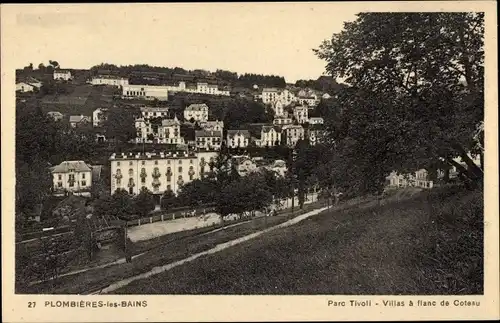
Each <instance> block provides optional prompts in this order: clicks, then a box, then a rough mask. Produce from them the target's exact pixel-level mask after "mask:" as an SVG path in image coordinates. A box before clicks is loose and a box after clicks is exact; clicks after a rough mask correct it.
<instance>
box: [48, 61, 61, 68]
mask: <svg viewBox="0 0 500 323" xmlns="http://www.w3.org/2000/svg"><path fill="white" fill-rule="evenodd" d="M49 64H50V65H51V66H52V67H53V68H54V69H58V68H60V66H59V63H58V62H57V61H50V60H49Z"/></svg>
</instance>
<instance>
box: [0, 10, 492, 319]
mask: <svg viewBox="0 0 500 323" xmlns="http://www.w3.org/2000/svg"><path fill="white" fill-rule="evenodd" d="M456 2H457V3H459V2H460V1H456ZM448 3H451V4H452V3H453V2H450V1H449V2H448ZM219 8H220V9H219ZM224 8H225V9H224ZM402 8H403V9H401V10H393V11H391V10H379V11H378V10H376V9H377V7H376V6H372V7H371V9H370V10H364V9H363V6H361V5H358V6H355V5H353V4H351V5H348V3H343V2H331V3H307V2H295V3H294V2H291V3H253V4H251V3H239V4H238V3H235V4H223V3H206V4H201V3H198V4H188V3H172V4H166V3H163V4H144V3H142V4H127V5H125V4H85V5H83V4H80V5H78V4H74V5H56V4H45V5H2V11H3V12H2V14H4V13H5V12H8V13H9V17H10V18H11V19H10V20H9V21H11V23H12V25H9V26H8V27H9V28H10V29H11V31H10V34H9V35H10V36H11V38H9V39H7V40H8V41H10V44H11V45H12V46H10V47H5V46H3V43H2V60H3V59H4V52H5V51H9V52H10V51H11V54H9V55H10V58H9V60H10V61H9V63H10V64H12V65H9V69H10V71H9V73H11V74H12V79H9V80H5V79H4V78H3V75H2V90H3V88H4V84H6V83H7V82H9V84H10V88H12V89H13V90H14V82H15V94H14V92H12V93H9V94H10V95H12V97H13V99H12V102H13V105H12V106H10V105H9V106H7V105H5V104H4V103H2V119H4V112H5V111H4V110H6V109H9V110H10V109H11V110H12V112H11V114H12V119H11V121H8V122H10V123H11V124H12V129H13V133H12V141H13V146H12V147H13V149H12V152H11V155H9V157H7V161H8V162H9V163H11V164H12V170H13V173H12V174H5V173H4V171H3V170H2V175H3V176H2V178H3V179H2V181H4V178H6V177H10V178H11V179H12V180H11V182H12V183H11V186H9V187H10V188H9V189H8V190H9V191H10V192H11V193H10V194H12V196H13V198H12V208H11V210H10V211H9V212H6V211H5V209H4V210H3V211H2V222H4V220H5V218H6V217H8V218H9V221H10V222H9V223H11V224H12V225H11V228H12V229H11V231H12V232H11V233H10V234H11V235H12V237H13V238H12V242H11V244H12V253H13V257H12V259H13V263H12V267H13V275H12V277H11V280H12V281H13V293H14V294H15V295H24V296H27V297H28V298H27V299H29V297H31V296H37V295H38V296H42V295H45V296H47V295H48V296H55V295H68V296H71V295H73V296H84V298H78V299H77V300H78V301H79V300H86V299H87V298H86V297H89V299H90V298H92V297H97V296H102V295H107V296H112V295H116V296H120V297H122V296H127V295H128V296H133V295H140V296H141V297H147V296H150V295H179V296H182V295H186V296H187V295H191V296H192V295H198V296H207V295H227V296H229V295H233V296H235V295H238V296H244V295H246V296H250V295H257V296H265V295H288V296H293V295H295V296H297V295H302V296H314V295H336V296H346V297H347V296H373V295H378V296H380V295H382V296H416V295H417V296H422V297H424V296H441V297H445V296H482V295H485V285H486V283H485V281H486V280H485V279H486V278H485V275H486V274H485V271H486V270H487V268H486V266H485V254H486V253H485V244H486V243H485V225H486V224H488V222H487V221H486V220H485V218H486V216H485V210H486V206H485V191H488V190H490V191H489V192H490V194H491V192H493V191H491V189H492V186H493V189H494V190H496V193H498V173H497V170H498V168H497V167H498V164H497V163H498V159H497V158H498V156H497V154H498V151H497V150H496V149H498V148H497V145H498V142H497V131H498V130H497V128H494V129H492V128H490V129H489V130H488V129H487V127H486V126H485V122H486V119H485V115H486V114H487V113H486V110H487V109H486V107H485V105H486V104H485V102H486V99H485V92H487V91H486V89H487V88H488V87H487V85H486V84H487V83H486V81H485V79H486V77H485V71H487V69H486V68H485V57H486V56H488V55H489V54H488V52H487V51H486V46H485V11H484V10H483V11H481V10H463V11H457V10H438V9H439V7H436V10H435V11H429V10H422V11H415V10H411V11H410V10H408V11H405V10H404V6H403V7H402ZM412 8H418V7H417V6H413V7H412ZM218 10H221V11H220V12H219V11H218ZM487 14H490V15H491V14H493V15H495V14H494V13H492V12H489V13H486V15H487ZM3 17H4V15H2V20H3ZM495 19H496V18H495ZM5 24H7V23H5ZM2 27H4V24H2ZM13 28H15V32H14V31H13V30H12V29H13ZM2 36H3V34H2ZM2 38H4V41H6V40H5V39H6V38H5V37H2ZM495 42H496V39H495ZM493 46H494V47H495V55H496V44H494V45H493ZM495 60H496V56H495ZM491 72H493V73H495V75H494V77H495V78H496V73H497V71H496V69H495V70H492V71H491ZM3 73H4V65H2V74H3ZM490 77H491V75H490ZM488 91H493V92H494V97H495V99H496V92H497V89H496V88H495V87H493V88H491V87H490V88H489V90H488ZM3 96H4V91H2V97H3ZM493 103H494V104H493V105H491V104H490V106H489V109H493V110H498V106H497V103H496V102H493ZM494 113H497V112H494ZM495 116H496V115H495ZM493 122H494V125H495V127H496V124H497V121H496V120H495V121H493ZM3 124H4V122H3V121H2V125H3ZM490 126H491V123H490ZM485 133H489V136H490V137H489V140H486V139H485ZM3 139H4V130H2V143H3ZM486 141H488V145H485V142H486ZM14 147H15V148H14ZM487 147H488V149H486V148H487ZM489 147H493V148H492V149H494V150H492V151H490V150H489V149H490V148H489ZM2 150H3V149H2ZM4 153H5V151H2V155H4ZM493 155H494V156H493ZM488 156H490V157H489V158H492V159H490V162H488V161H487V157H488ZM4 158H6V157H5V156H4V157H3V162H2V164H4V163H5V162H6V161H5V160H4ZM491 161H493V162H491ZM495 163H496V165H495ZM488 167H491V169H490V168H488ZM2 168H3V167H2ZM493 178H496V179H493ZM487 183H489V185H487ZM492 184H493V185H492ZM495 185H496V187H495ZM2 186H3V191H6V190H7V189H6V186H4V185H3V184H2ZM2 195H3V193H2ZM496 201H497V202H498V196H497V197H496ZM490 202H491V200H490ZM497 202H496V203H497ZM493 207H494V208H493V209H491V210H496V211H495V212H498V206H493ZM495 217H497V218H498V213H497V214H496V215H495ZM496 221H497V222H495V223H496V226H497V228H494V230H496V233H495V234H496V236H495V238H496V239H497V240H496V243H497V244H498V225H497V224H498V219H496ZM3 227H4V229H3V230H5V229H6V228H5V226H3ZM3 235H4V231H2V236H3ZM490 238H491V236H490ZM490 242H491V241H490ZM489 257H492V255H491V254H490V255H489ZM493 257H495V258H494V259H493V261H494V262H495V261H496V270H498V249H496V254H494V255H493ZM490 259H491V258H490ZM2 267H3V265H2ZM493 268H495V267H493ZM496 275H497V276H498V273H497V274H496ZM496 279H497V280H496V281H493V282H494V283H496V284H497V285H496V286H495V287H494V288H495V289H494V290H493V291H495V290H496V291H497V292H498V277H497V278H496ZM346 297H344V298H343V300H342V301H338V302H337V301H336V300H335V301H334V300H333V298H332V300H328V299H325V300H324V301H323V303H324V307H332V306H333V307H335V306H339V307H352V308H353V309H354V308H356V307H359V308H365V307H375V308H379V307H380V308H381V310H382V309H387V308H390V307H405V306H409V305H410V306H413V303H412V301H410V303H411V304H409V303H408V300H407V299H403V298H401V299H400V298H394V300H392V299H391V298H387V297H386V298H382V299H380V301H377V303H376V305H375V302H376V301H373V302H372V300H370V299H369V298H366V299H360V300H358V299H357V298H346ZM109 299H111V298H109ZM112 299H114V298H112ZM116 299H120V300H126V299H127V298H116ZM148 299H149V298H140V300H138V298H134V300H133V301H129V302H130V303H126V304H125V303H119V305H117V306H118V307H119V306H122V307H129V308H139V309H140V308H144V307H146V306H147V305H146V304H147V300H148ZM443 299H445V298H443ZM446 299H448V298H446ZM497 299H498V298H497ZM44 300H45V301H44V302H42V301H41V299H40V301H39V302H36V303H37V304H36V305H35V304H31V305H27V307H34V306H39V307H42V306H44V307H45V308H49V307H53V308H58V307H66V305H64V304H65V303H64V302H63V300H65V298H57V300H58V301H57V302H60V303H57V302H56V301H54V302H53V303H52V301H51V300H52V298H50V299H49V298H47V299H45V298H44ZM92 300H93V301H94V300H100V299H99V298H93V299H92ZM127 300H128V299H127ZM439 300H441V299H439ZM82 302H83V301H82ZM127 302H128V301H127ZM165 302H168V301H165ZM187 302H188V303H189V301H187ZM416 302H417V301H415V306H418V307H419V309H420V310H425V308H426V307H427V306H437V305H436V302H437V301H436V299H434V298H429V300H427V299H426V298H420V299H419V300H418V305H417V303H416ZM433 302H434V303H433ZM449 302H450V304H451V305H450V309H453V307H455V308H456V307H460V308H474V307H480V306H481V305H483V306H485V305H487V304H485V303H484V302H483V304H481V301H480V300H478V299H476V298H463V297H462V298H452V299H450V301H449ZM30 303H31V302H30ZM33 303H35V302H33ZM43 303H44V304H43ZM57 304H60V305H57ZM68 304H69V302H68ZM67 307H75V306H73V305H67ZM76 307H78V305H76ZM107 307H113V306H112V305H107ZM74 310H75V309H73V311H74ZM54 313H55V312H54ZM51 318H52V319H55V318H54V317H52V316H51Z"/></svg>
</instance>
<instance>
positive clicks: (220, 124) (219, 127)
mask: <svg viewBox="0 0 500 323" xmlns="http://www.w3.org/2000/svg"><path fill="white" fill-rule="evenodd" d="M200 127H201V128H202V129H203V130H206V131H223V130H224V121H219V120H216V121H204V122H200Z"/></svg>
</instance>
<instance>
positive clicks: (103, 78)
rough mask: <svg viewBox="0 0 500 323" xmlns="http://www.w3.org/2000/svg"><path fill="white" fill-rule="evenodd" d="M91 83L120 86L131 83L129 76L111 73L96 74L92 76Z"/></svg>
mask: <svg viewBox="0 0 500 323" xmlns="http://www.w3.org/2000/svg"><path fill="white" fill-rule="evenodd" d="M90 83H91V84H92V85H112V86H118V87H120V86H125V85H129V83H128V79H127V78H123V77H117V76H111V75H99V76H95V77H93V78H92V80H91V81H90Z"/></svg>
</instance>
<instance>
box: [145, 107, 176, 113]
mask: <svg viewBox="0 0 500 323" xmlns="http://www.w3.org/2000/svg"><path fill="white" fill-rule="evenodd" d="M169 109H170V108H168V107H141V112H168V110H169Z"/></svg>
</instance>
